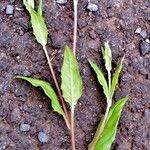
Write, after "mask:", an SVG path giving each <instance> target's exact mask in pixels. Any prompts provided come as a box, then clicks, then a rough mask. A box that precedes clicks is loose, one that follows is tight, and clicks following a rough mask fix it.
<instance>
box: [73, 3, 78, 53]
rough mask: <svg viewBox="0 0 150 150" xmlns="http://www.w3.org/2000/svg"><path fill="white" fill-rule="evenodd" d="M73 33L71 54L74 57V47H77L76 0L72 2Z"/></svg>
mask: <svg viewBox="0 0 150 150" xmlns="http://www.w3.org/2000/svg"><path fill="white" fill-rule="evenodd" d="M73 2H74V33H73V53H74V55H76V47H77V46H76V45H77V17H78V16H77V5H78V0H74V1H73Z"/></svg>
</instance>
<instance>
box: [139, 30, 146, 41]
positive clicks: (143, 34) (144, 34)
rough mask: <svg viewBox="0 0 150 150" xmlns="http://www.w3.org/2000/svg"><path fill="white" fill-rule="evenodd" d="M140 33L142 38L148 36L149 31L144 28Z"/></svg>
mask: <svg viewBox="0 0 150 150" xmlns="http://www.w3.org/2000/svg"><path fill="white" fill-rule="evenodd" d="M140 35H141V37H142V38H144V39H145V38H146V37H147V32H146V31H145V30H142V31H141V32H140Z"/></svg>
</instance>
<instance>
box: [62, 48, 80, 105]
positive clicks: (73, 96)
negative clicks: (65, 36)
mask: <svg viewBox="0 0 150 150" xmlns="http://www.w3.org/2000/svg"><path fill="white" fill-rule="evenodd" d="M61 79H62V84H61V89H62V92H63V97H64V98H65V101H67V102H68V103H69V104H70V106H71V108H74V106H75V105H76V104H77V101H78V99H79V98H80V97H81V95H82V80H81V76H80V72H79V68H78V63H77V60H76V58H75V56H74V54H73V52H72V51H71V49H70V48H69V47H68V46H66V47H65V53H64V61H63V65H62V68H61Z"/></svg>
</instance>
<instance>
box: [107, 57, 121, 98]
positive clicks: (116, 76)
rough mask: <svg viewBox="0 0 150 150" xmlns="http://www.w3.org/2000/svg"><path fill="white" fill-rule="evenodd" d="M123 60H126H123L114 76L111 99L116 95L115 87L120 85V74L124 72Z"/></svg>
mask: <svg viewBox="0 0 150 150" xmlns="http://www.w3.org/2000/svg"><path fill="white" fill-rule="evenodd" d="M123 60H124V57H123V58H122V59H121V62H120V64H119V66H118V67H117V69H116V71H115V73H114V75H113V79H112V85H111V89H110V98H112V97H113V95H114V91H115V87H116V85H117V83H118V79H119V75H120V72H121V70H122V66H123V65H122V64H123Z"/></svg>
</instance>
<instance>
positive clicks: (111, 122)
mask: <svg viewBox="0 0 150 150" xmlns="http://www.w3.org/2000/svg"><path fill="white" fill-rule="evenodd" d="M102 54H103V58H104V61H105V68H106V70H107V74H108V83H107V81H106V79H105V77H104V74H103V72H102V71H101V69H99V67H98V66H97V65H96V64H95V63H93V62H92V61H89V63H90V65H91V67H92V68H93V70H94V71H95V73H96V75H97V79H98V81H99V83H100V85H101V86H102V88H103V91H104V94H105V96H106V99H107V108H106V112H105V114H104V116H103V117H102V119H101V121H100V123H99V125H98V127H97V130H96V133H95V135H94V138H93V140H92V142H91V143H90V144H89V147H88V150H110V148H111V145H112V143H113V141H114V140H115V137H116V132H117V126H118V122H119V118H120V116H121V112H122V109H123V106H124V105H125V103H126V101H127V99H128V98H127V97H125V98H122V99H120V100H118V101H117V102H116V103H115V104H114V105H113V106H112V99H113V96H114V91H115V88H116V85H117V84H118V79H119V75H120V72H121V70H122V66H123V65H122V64H123V60H124V57H123V58H122V59H121V62H120V64H119V66H118V67H117V69H116V71H115V73H114V75H113V78H112V80H111V70H112V53H111V49H110V47H109V44H108V42H106V43H105V46H104V48H102Z"/></svg>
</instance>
